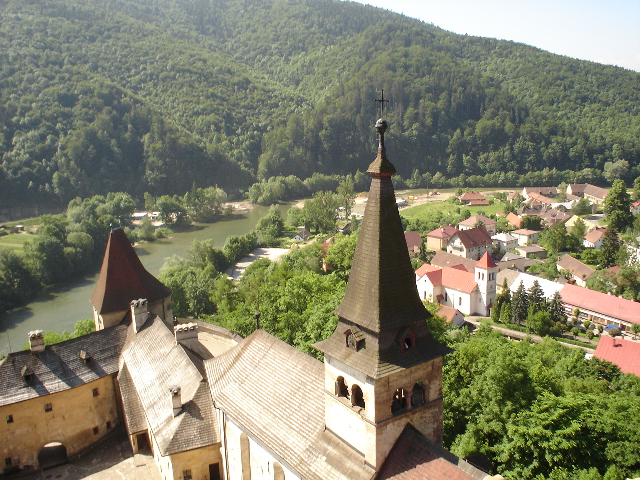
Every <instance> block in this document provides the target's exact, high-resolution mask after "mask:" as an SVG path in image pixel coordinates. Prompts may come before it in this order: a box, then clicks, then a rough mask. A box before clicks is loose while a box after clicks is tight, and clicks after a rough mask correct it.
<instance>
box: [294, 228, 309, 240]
mask: <svg viewBox="0 0 641 481" xmlns="http://www.w3.org/2000/svg"><path fill="white" fill-rule="evenodd" d="M310 236H311V234H310V232H309V231H308V230H307V228H306V227H304V226H301V227H299V228H298V229H296V234H295V235H294V237H293V240H295V241H296V242H304V241H306V240H307V239H309V237H310Z"/></svg>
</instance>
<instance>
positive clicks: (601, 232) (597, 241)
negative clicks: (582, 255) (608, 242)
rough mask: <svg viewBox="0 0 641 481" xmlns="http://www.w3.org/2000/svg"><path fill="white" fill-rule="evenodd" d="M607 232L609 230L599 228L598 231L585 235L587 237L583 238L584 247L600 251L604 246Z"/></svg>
mask: <svg viewBox="0 0 641 481" xmlns="http://www.w3.org/2000/svg"><path fill="white" fill-rule="evenodd" d="M606 232H607V229H605V228H603V227H597V228H596V229H592V230H591V231H590V232H588V233H587V234H585V237H584V238H583V247H591V248H593V249H600V248H601V246H602V245H603V238H604V237H605V233H606Z"/></svg>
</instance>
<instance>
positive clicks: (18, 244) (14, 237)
mask: <svg viewBox="0 0 641 481" xmlns="http://www.w3.org/2000/svg"><path fill="white" fill-rule="evenodd" d="M35 237H36V236H35V235H33V234H27V233H26V232H21V233H20V234H9V235H5V236H2V237H0V250H20V249H22V247H23V246H24V243H25V242H27V241H28V240H30V239H33V238H35Z"/></svg>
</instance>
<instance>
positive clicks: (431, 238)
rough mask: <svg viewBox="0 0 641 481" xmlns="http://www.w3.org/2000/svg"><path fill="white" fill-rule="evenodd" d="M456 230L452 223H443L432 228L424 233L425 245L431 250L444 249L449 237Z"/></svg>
mask: <svg viewBox="0 0 641 481" xmlns="http://www.w3.org/2000/svg"><path fill="white" fill-rule="evenodd" d="M457 232H458V229H457V228H456V227H454V226H453V225H444V226H443V227H439V228H437V229H434V230H433V231H431V232H428V233H427V234H426V235H425V246H426V247H427V249H428V250H431V251H440V250H445V249H446V248H447V243H448V242H449V241H450V238H451V237H452V236H453V235H454V234H456V233H457Z"/></svg>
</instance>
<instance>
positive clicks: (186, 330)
mask: <svg viewBox="0 0 641 481" xmlns="http://www.w3.org/2000/svg"><path fill="white" fill-rule="evenodd" d="M174 335H175V336H176V344H182V343H183V342H184V341H187V340H189V339H198V324H196V323H195V322H188V323H186V324H176V325H175V326H174Z"/></svg>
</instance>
